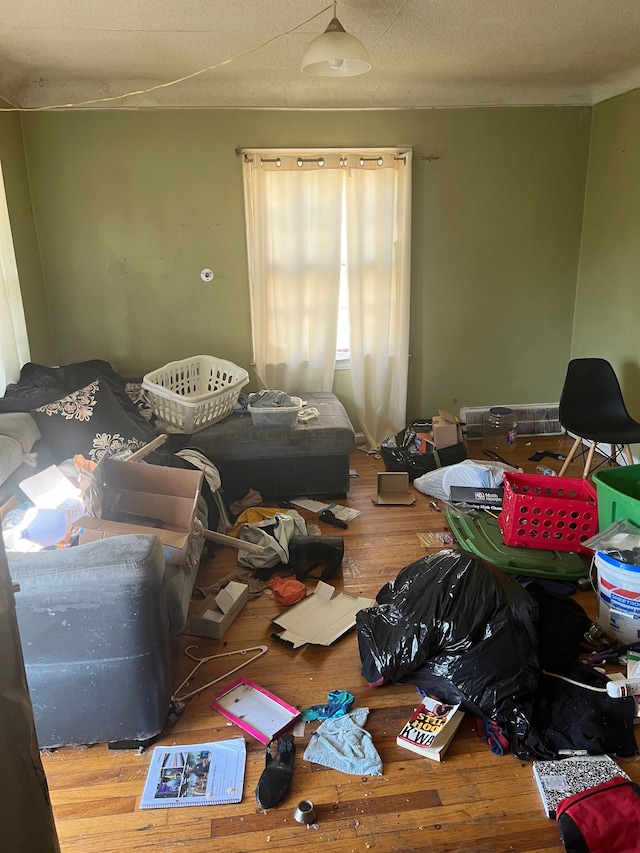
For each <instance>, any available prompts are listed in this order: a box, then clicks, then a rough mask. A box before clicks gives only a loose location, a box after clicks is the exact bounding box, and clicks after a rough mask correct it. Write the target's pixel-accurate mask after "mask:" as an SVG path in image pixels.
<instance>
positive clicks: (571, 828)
mask: <svg viewBox="0 0 640 853" xmlns="http://www.w3.org/2000/svg"><path fill="white" fill-rule="evenodd" d="M639 791H640V788H639V787H638V785H636V784H634V783H633V782H630V781H629V780H628V779H625V778H624V777H623V776H615V777H614V778H613V779H610V780H609V781H608V782H603V783H602V784H600V785H594V787H592V788H587V790H586V791H582V792H581V793H579V794H573V795H572V796H571V797H567V798H566V799H564V800H561V801H560V803H558V808H557V810H556V819H557V821H558V831H559V833H560V840H561V841H562V843H563V844H564V847H565V850H566V851H567V853H638V849H639V848H638V838H640V797H639V796H638V793H639Z"/></svg>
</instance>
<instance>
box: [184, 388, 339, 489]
mask: <svg viewBox="0 0 640 853" xmlns="http://www.w3.org/2000/svg"><path fill="white" fill-rule="evenodd" d="M295 396H298V397H302V399H303V401H305V402H306V405H307V407H313V408H316V409H317V410H318V412H319V413H320V414H319V417H317V418H313V419H312V420H310V421H307V423H305V424H301V423H298V424H297V426H295V427H293V428H283V427H278V426H266V427H254V426H253V422H252V420H251V415H250V414H248V413H247V414H242V415H240V414H233V415H230V416H229V417H228V418H225V420H223V421H220V423H217V424H213V426H210V427H207V428H206V429H203V430H201V431H200V432H197V433H195V434H194V435H193V436H191V438H190V440H189V446H190V447H195V448H197V449H198V450H201V451H202V452H203V453H204V454H205V456H207V457H208V458H209V459H211V461H212V462H213V463H214V465H215V466H216V467H217V468H218V470H219V472H220V477H221V479H222V488H223V491H224V494H225V498H226V499H227V500H228V501H233V500H238V499H240V498H242V497H244V495H246V493H247V492H248V490H249V489H250V488H252V489H257V491H259V492H260V494H261V495H262V496H263V497H272V498H292V497H296V496H299V495H315V496H323V497H337V498H340V497H344V496H345V495H346V494H347V492H348V491H349V455H350V454H351V453H352V451H353V450H354V449H355V446H356V437H355V432H354V429H353V426H352V425H351V421H350V420H349V417H348V415H347V413H346V411H345V409H344V406H343V405H342V403H341V402H340V401H339V400H338V398H337V397H336V396H335V394H331V393H329V392H321V391H316V392H309V393H306V394H305V393H300V394H296V395H295Z"/></svg>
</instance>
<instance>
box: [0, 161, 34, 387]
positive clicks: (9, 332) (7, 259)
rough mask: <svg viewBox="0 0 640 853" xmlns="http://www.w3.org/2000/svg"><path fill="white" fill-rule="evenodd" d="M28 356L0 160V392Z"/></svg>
mask: <svg viewBox="0 0 640 853" xmlns="http://www.w3.org/2000/svg"><path fill="white" fill-rule="evenodd" d="M28 360H29V342H28V339H27V328H26V324H25V320H24V311H23V308H22V296H21V293H20V282H19V280H18V267H17V265H16V256H15V252H14V249H13V238H12V236H11V223H10V221H9V210H8V208H7V199H6V195H5V191H4V179H3V176H2V164H0V395H1V394H4V392H5V389H6V387H7V385H8V384H9V383H10V382H16V381H17V380H18V378H19V376H20V368H21V367H22V365H23V364H24V363H25V362H26V361H28Z"/></svg>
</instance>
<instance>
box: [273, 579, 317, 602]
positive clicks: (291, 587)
mask: <svg viewBox="0 0 640 853" xmlns="http://www.w3.org/2000/svg"><path fill="white" fill-rule="evenodd" d="M267 586H269V587H271V589H272V591H273V597H274V598H275V600H276V601H277V602H278V604H295V603H296V601H300V600H301V599H303V598H304V597H305V595H306V594H307V588H306V586H305V585H304V584H303V583H302V582H301V581H299V580H296V578H294V577H288V578H282V577H280V576H279V575H276V577H275V578H273V579H272V580H270V581H269V583H268V584H267Z"/></svg>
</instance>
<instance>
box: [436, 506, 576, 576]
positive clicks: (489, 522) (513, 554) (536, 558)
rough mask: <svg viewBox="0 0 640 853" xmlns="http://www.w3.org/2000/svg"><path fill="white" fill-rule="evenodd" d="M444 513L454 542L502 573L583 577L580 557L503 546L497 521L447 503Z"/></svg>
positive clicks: (480, 512)
mask: <svg viewBox="0 0 640 853" xmlns="http://www.w3.org/2000/svg"><path fill="white" fill-rule="evenodd" d="M445 514H446V516H447V521H448V522H449V526H450V527H451V531H452V533H453V535H454V536H455V538H456V540H457V541H458V543H459V544H460V545H461V546H462V547H463V548H465V549H466V550H467V551H471V553H472V554H476V555H477V556H478V557H482V559H484V560H486V561H487V562H488V563H491V564H492V565H494V566H496V567H497V568H498V569H501V570H502V571H503V572H508V573H510V574H514V575H528V576H529V577H534V578H550V579H552V580H579V579H580V578H583V577H585V576H586V574H587V565H586V563H585V561H584V559H583V558H582V557H581V556H580V554H575V553H573V552H568V551H564V552H563V551H546V550H542V549H539V548H516V547H515V546H512V545H506V544H505V542H504V539H503V538H502V532H501V530H500V527H499V525H498V519H497V518H495V517H494V516H493V515H489V514H488V513H486V512H483V511H482V510H477V511H476V512H475V513H468V512H464V513H463V512H460V511H459V510H457V509H456V507H455V505H454V504H451V503H447V504H445Z"/></svg>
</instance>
